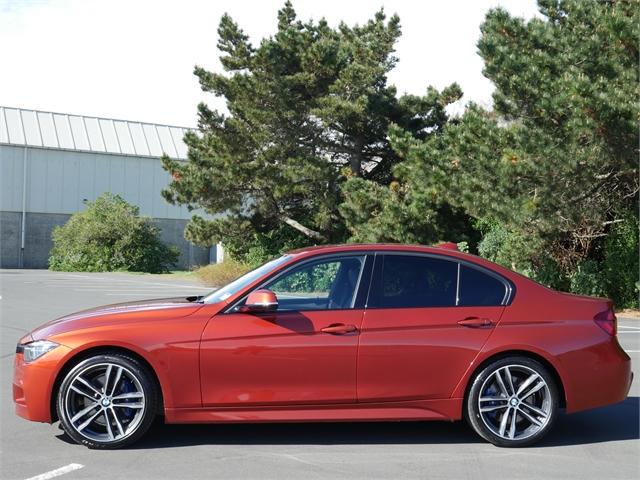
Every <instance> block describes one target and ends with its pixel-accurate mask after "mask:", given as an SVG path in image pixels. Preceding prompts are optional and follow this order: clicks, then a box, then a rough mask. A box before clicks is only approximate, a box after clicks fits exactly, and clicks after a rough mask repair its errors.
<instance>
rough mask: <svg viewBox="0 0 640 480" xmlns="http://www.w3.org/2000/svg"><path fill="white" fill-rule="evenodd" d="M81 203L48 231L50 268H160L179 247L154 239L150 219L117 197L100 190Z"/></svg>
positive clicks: (170, 263) (155, 233)
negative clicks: (62, 222)
mask: <svg viewBox="0 0 640 480" xmlns="http://www.w3.org/2000/svg"><path fill="white" fill-rule="evenodd" d="M86 205H87V209H86V210H85V211H83V212H79V213H75V214H73V215H72V216H71V218H70V219H69V220H68V221H67V223H66V224H65V225H63V226H62V227H56V228H55V229H54V230H53V235H52V237H53V249H52V250H51V252H50V254H49V268H50V269H51V270H60V271H82V272H104V271H107V272H108V271H116V270H128V271H137V272H149V273H161V272H165V271H167V270H168V268H169V267H170V266H173V265H174V264H175V263H176V261H177V260H178V257H179V255H180V252H179V251H178V249H177V248H176V247H173V246H172V247H168V246H167V245H165V244H163V243H162V242H161V241H160V239H159V234H160V230H159V228H158V227H156V226H155V225H153V223H152V222H151V219H149V218H147V217H141V216H140V215H139V212H140V211H139V209H138V207H136V206H134V205H131V204H129V203H127V202H126V201H125V200H124V199H122V198H121V197H120V196H118V195H114V194H111V193H104V194H103V195H101V196H100V197H98V198H97V199H96V200H95V201H94V202H87V204H86Z"/></svg>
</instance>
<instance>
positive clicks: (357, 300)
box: [221, 250, 375, 315]
mask: <svg viewBox="0 0 640 480" xmlns="http://www.w3.org/2000/svg"><path fill="white" fill-rule="evenodd" d="M350 257H364V262H363V264H362V268H361V270H360V275H359V278H358V281H357V282H356V288H355V294H354V296H353V301H352V303H351V305H352V306H351V307H350V308H314V309H308V310H280V311H276V312H270V313H269V314H270V315H273V314H283V313H291V312H337V311H344V310H364V309H365V308H366V299H367V297H368V294H369V289H370V285H371V279H372V277H373V275H372V272H373V262H374V257H375V252H370V251H366V250H363V251H349V252H337V253H330V254H325V255H315V256H312V257H309V258H305V259H302V260H300V261H298V262H294V263H293V264H291V265H289V266H287V267H284V269H282V270H280V271H277V272H274V273H272V274H270V275H269V276H268V277H267V278H265V279H264V280H263V281H262V282H260V283H259V284H258V285H256V286H255V287H253V288H251V289H249V290H247V291H246V292H245V293H244V294H243V295H242V296H241V297H240V298H238V299H237V300H236V301H235V302H233V303H232V304H231V305H229V306H228V307H226V308H225V309H224V310H223V311H222V312H221V314H223V315H226V314H235V313H240V312H237V311H234V309H235V308H236V307H237V306H238V305H239V304H240V303H242V302H243V301H244V300H245V299H246V298H247V297H248V296H249V294H250V293H251V292H253V291H254V290H259V289H261V288H265V286H266V285H267V284H269V283H271V282H273V281H277V280H278V279H279V278H280V277H282V276H284V275H286V274H288V273H290V272H292V271H294V270H297V269H298V268H301V267H304V266H305V265H307V264H309V263H316V262H321V261H331V260H341V259H343V258H350ZM363 289H366V296H365V295H362V290H363Z"/></svg>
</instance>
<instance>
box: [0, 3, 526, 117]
mask: <svg viewBox="0 0 640 480" xmlns="http://www.w3.org/2000/svg"><path fill="white" fill-rule="evenodd" d="M283 4H284V0H253V1H249V0H233V1H228V0H227V1H219V0H209V1H204V0H179V1H177V0H173V1H168V0H155V1H152V0H149V1H147V0H100V1H99V0H0V52H2V53H1V55H0V105H2V106H7V107H21V108H27V109H36V110H45V111H55V112H62V113H74V114H82V115H89V116H99V117H108V118H118V119H125V120H137V121H146V122H151V123H163V124H169V125H178V126H184V127H193V126H195V125H196V106H197V104H198V103H199V102H201V101H204V102H206V103H208V104H209V105H210V106H212V107H214V108H218V109H221V110H224V101H223V100H222V99H220V98H216V97H214V96H213V95H211V94H206V93H204V92H202V91H201V90H200V87H199V84H198V81H197V78H196V77H195V76H194V75H193V67H194V65H196V64H197V65H200V66H203V67H205V68H207V69H209V70H216V71H222V68H221V66H220V64H219V62H218V51H217V49H216V43H217V32H216V30H217V26H218V22H219V21H220V17H221V16H222V14H223V13H225V12H227V13H229V14H230V15H231V16H232V17H233V19H234V20H235V21H236V22H237V23H238V24H239V25H240V27H241V28H242V29H243V30H244V31H245V33H246V34H248V35H249V37H250V39H251V41H252V43H253V44H254V45H256V44H258V43H259V41H260V39H261V38H264V37H266V36H269V35H272V34H273V33H274V32H275V30H276V24H277V22H276V14H277V10H278V9H279V8H281V7H282V5H283ZM293 6H294V8H295V9H296V11H297V13H298V18H300V19H302V20H307V19H309V18H313V19H316V20H317V19H319V18H321V17H325V18H326V19H327V21H328V22H329V24H330V25H333V26H336V25H337V24H338V23H339V22H340V21H344V22H346V23H347V24H355V23H360V24H362V23H364V22H366V21H367V20H368V19H369V18H372V17H373V15H374V13H375V12H376V11H377V10H379V9H380V8H381V7H384V9H385V12H386V13H387V14H389V15H391V14H393V13H397V14H398V15H399V16H400V21H401V25H402V32H403V35H402V37H401V38H400V40H399V41H398V43H397V47H396V56H397V57H399V59H400V61H399V63H398V65H397V66H396V68H395V69H394V70H393V71H392V72H391V73H390V75H389V83H392V84H395V85H396V87H397V88H398V92H399V93H404V92H406V93H412V94H416V95H420V94H423V93H424V92H425V91H426V89H427V86H429V85H432V86H434V87H436V88H439V89H441V88H444V87H445V86H447V85H449V84H451V83H452V82H458V83H459V84H460V85H461V87H462V90H463V92H464V97H463V99H462V100H461V101H460V103H459V105H457V106H456V107H455V108H454V112H455V111H461V110H462V108H463V106H464V104H466V103H467V102H469V101H474V102H477V103H480V104H482V105H484V106H487V107H489V106H490V105H491V93H492V91H493V86H492V84H491V82H490V81H489V80H488V79H486V78H485V77H484V76H483V75H482V66H483V64H482V59H481V58H480V57H479V56H478V54H477V47H476V43H477V40H478V38H479V35H480V24H481V23H482V21H483V19H484V16H485V15H486V13H487V11H488V10H489V9H490V8H493V7H496V6H501V7H502V8H505V9H506V10H508V11H509V12H510V13H511V14H513V15H517V16H521V17H525V18H531V17H533V16H535V15H536V14H537V7H536V2H535V0H395V1H391V0H368V1H367V0H322V1H318V0H293Z"/></svg>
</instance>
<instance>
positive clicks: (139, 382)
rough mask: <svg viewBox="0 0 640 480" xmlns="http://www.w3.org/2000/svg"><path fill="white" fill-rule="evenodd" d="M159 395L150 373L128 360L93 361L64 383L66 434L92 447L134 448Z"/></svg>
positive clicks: (60, 407) (61, 409) (60, 403)
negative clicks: (132, 446) (127, 446)
mask: <svg viewBox="0 0 640 480" xmlns="http://www.w3.org/2000/svg"><path fill="white" fill-rule="evenodd" d="M158 399H159V393H158V388H157V386H156V383H155V381H154V379H153V377H152V374H151V372H149V370H148V368H147V367H145V366H144V365H142V364H141V363H140V362H138V361H137V360H136V359H134V358H132V357H129V356H127V355H123V354H119V353H112V354H101V355H96V356H93V357H90V358H87V359H85V360H83V361H81V362H79V363H78V364H77V365H76V366H74V367H73V368H72V369H71V370H70V371H69V373H68V374H67V375H66V377H65V378H64V380H63V382H62V384H61V386H60V389H59V392H58V399H57V411H58V418H60V423H61V425H62V428H63V429H64V431H65V432H66V433H67V435H69V436H70V437H71V438H72V439H73V440H75V441H76V442H77V443H80V444H83V445H86V446H88V447H89V448H101V449H112V448H120V447H123V446H126V445H129V444H131V443H133V442H135V441H136V440H138V439H139V438H140V437H141V436H142V435H144V433H145V432H146V431H147V430H148V428H149V427H150V426H151V423H152V422H153V420H154V418H155V415H156V412H157V410H158Z"/></svg>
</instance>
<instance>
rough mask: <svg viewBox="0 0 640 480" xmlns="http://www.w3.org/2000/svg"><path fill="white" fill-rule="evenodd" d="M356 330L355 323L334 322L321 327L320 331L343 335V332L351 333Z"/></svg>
mask: <svg viewBox="0 0 640 480" xmlns="http://www.w3.org/2000/svg"><path fill="white" fill-rule="evenodd" d="M356 330H358V329H357V328H356V327H355V325H345V324H343V323H334V324H333V325H329V326H328V327H324V328H321V329H320V331H321V332H322V333H330V334H332V335H344V334H345V333H351V332H355V331H356Z"/></svg>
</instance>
